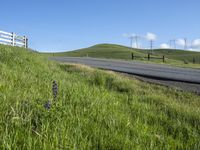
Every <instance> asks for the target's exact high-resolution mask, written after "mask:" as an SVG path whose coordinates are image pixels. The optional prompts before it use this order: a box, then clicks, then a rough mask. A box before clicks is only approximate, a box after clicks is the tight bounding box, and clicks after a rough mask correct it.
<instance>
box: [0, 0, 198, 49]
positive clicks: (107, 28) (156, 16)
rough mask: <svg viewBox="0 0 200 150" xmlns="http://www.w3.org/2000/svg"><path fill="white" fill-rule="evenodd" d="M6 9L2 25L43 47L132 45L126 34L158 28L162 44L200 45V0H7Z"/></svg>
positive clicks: (3, 0)
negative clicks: (186, 43)
mask: <svg viewBox="0 0 200 150" xmlns="http://www.w3.org/2000/svg"><path fill="white" fill-rule="evenodd" d="M0 8H1V9H0V12H1V13H0V30H3V31H8V32H15V33H18V34H21V35H27V36H28V37H29V41H30V45H29V46H30V47H31V48H33V49H36V50H39V51H64V50H73V49H78V48H83V47H88V46H91V45H94V44H99V43H115V44H122V45H127V46H129V45H130V44H129V43H130V41H129V40H128V39H127V38H126V37H124V36H123V34H125V33H126V34H132V33H135V34H138V35H143V36H145V35H146V34H147V33H148V32H149V33H154V34H156V35H157V40H156V41H155V46H156V47H159V46H160V44H165V45H163V46H167V44H169V43H168V41H169V40H170V39H182V38H187V39H188V43H189V42H191V43H192V41H193V43H195V42H196V44H197V45H196V46H198V44H199V40H198V39H200V0H54V1H53V0H16V1H15V0H10V1H8V0H1V1H0ZM195 39H196V41H194V40H195ZM140 42H141V43H142V47H146V46H148V45H147V44H148V43H147V42H145V41H144V39H141V40H140ZM179 44H180V45H181V40H179ZM199 49H200V48H199Z"/></svg>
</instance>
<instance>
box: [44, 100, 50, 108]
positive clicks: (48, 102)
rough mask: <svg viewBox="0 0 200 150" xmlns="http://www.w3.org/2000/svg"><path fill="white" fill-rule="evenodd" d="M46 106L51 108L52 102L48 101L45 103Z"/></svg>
mask: <svg viewBox="0 0 200 150" xmlns="http://www.w3.org/2000/svg"><path fill="white" fill-rule="evenodd" d="M44 108H46V109H50V108H51V102H50V101H47V102H46V103H45V104H44Z"/></svg>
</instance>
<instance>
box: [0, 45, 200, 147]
mask: <svg viewBox="0 0 200 150" xmlns="http://www.w3.org/2000/svg"><path fill="white" fill-rule="evenodd" d="M0 79H1V80H0V103H1V105H0V149H2V150H4V149H5V150H14V149H20V150H26V149H31V150H40V149H42V150H45V149H48V150H51V149H52V150H55V149H85V150H88V149H110V150H111V149H112V150H114V149H115V150H121V149H152V150H156V149H159V150H160V149H194V150H195V149H196V150H198V149H200V140H199V139H200V115H199V114H200V97H199V96H197V95H195V94H192V93H182V92H180V91H177V90H175V89H169V88H166V87H162V86H158V85H153V84H148V83H145V82H141V81H138V80H136V79H133V78H128V77H124V76H122V75H118V74H116V73H113V72H105V71H101V70H96V69H92V68H89V67H86V66H81V65H72V64H58V63H55V62H51V61H48V59H47V58H46V57H45V56H41V55H40V54H38V53H35V52H32V51H27V50H26V49H23V48H18V47H10V46H3V45H0ZM54 80H55V81H56V82H57V84H58V95H57V98H56V99H54V98H53V95H52V81H54ZM47 102H48V103H50V105H49V106H48V107H46V106H47V105H45V104H47ZM44 105H45V107H44Z"/></svg>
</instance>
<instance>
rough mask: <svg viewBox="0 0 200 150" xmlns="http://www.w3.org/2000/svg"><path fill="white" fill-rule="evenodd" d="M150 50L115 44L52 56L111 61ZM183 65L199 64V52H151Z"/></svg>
mask: <svg viewBox="0 0 200 150" xmlns="http://www.w3.org/2000/svg"><path fill="white" fill-rule="evenodd" d="M149 52H151V51H150V50H144V49H135V48H130V47H126V46H121V45H115V44H98V45H94V46H91V47H88V48H83V49H79V50H74V51H69V52H61V53H54V56H73V57H87V56H88V57H95V58H113V59H126V60H128V59H131V58H132V56H131V53H133V54H134V55H135V56H140V57H147V54H148V53H149ZM163 55H165V56H166V58H168V59H171V60H176V61H182V62H184V63H192V62H193V58H195V62H196V63H200V52H193V51H185V50H174V49H156V50H153V56H159V57H162V56H163Z"/></svg>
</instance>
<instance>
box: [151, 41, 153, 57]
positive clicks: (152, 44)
mask: <svg viewBox="0 0 200 150" xmlns="http://www.w3.org/2000/svg"><path fill="white" fill-rule="evenodd" d="M150 49H151V53H152V54H153V40H150Z"/></svg>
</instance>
